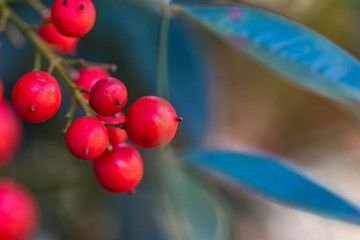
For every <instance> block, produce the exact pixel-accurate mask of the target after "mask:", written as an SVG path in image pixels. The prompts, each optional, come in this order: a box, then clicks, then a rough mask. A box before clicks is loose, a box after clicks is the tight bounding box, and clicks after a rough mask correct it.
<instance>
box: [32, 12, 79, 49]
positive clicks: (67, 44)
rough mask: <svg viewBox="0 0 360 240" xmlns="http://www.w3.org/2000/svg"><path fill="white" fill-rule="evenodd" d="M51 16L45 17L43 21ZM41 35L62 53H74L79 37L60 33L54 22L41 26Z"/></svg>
mask: <svg viewBox="0 0 360 240" xmlns="http://www.w3.org/2000/svg"><path fill="white" fill-rule="evenodd" d="M49 20H50V17H47V18H44V19H43V21H44V22H46V21H49ZM38 34H39V36H40V37H41V38H42V39H43V40H44V41H45V42H47V43H49V44H51V45H53V46H54V47H55V48H56V49H57V50H58V52H59V53H60V54H66V53H70V54H74V53H75V51H76V45H77V43H78V42H79V38H75V37H67V36H64V35H62V34H61V33H59V31H58V30H57V29H56V28H55V26H54V24H52V23H49V24H46V25H44V26H41V27H40V28H39V30H38Z"/></svg>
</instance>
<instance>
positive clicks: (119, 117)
mask: <svg viewBox="0 0 360 240" xmlns="http://www.w3.org/2000/svg"><path fill="white" fill-rule="evenodd" d="M96 117H97V119H99V120H100V121H103V122H107V123H123V122H125V115H124V114H123V113H122V112H119V113H117V114H115V115H114V116H102V115H97V116H96ZM106 130H107V132H108V134H109V142H110V143H111V144H115V143H122V142H124V141H125V140H126V132H125V130H124V129H121V128H118V127H106Z"/></svg>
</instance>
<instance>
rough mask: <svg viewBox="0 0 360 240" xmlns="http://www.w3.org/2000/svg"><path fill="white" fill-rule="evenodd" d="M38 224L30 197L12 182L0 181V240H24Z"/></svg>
mask: <svg viewBox="0 0 360 240" xmlns="http://www.w3.org/2000/svg"><path fill="white" fill-rule="evenodd" d="M37 223H38V208H37V205H36V203H35V200H34V198H33V197H32V195H31V194H30V193H29V192H28V191H27V190H26V189H25V188H23V187H22V186H21V185H19V184H18V183H15V182H13V181H10V180H7V179H4V178H1V179H0V239H1V240H8V239H9V240H10V239H11V240H25V239H28V238H29V237H30V236H31V235H32V233H33V232H34V230H35V228H36V226H37Z"/></svg>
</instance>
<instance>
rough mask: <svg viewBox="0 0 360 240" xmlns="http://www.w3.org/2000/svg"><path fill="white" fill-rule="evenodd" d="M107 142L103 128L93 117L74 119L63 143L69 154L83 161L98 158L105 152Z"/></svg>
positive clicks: (106, 135) (106, 134)
mask: <svg viewBox="0 0 360 240" xmlns="http://www.w3.org/2000/svg"><path fill="white" fill-rule="evenodd" d="M108 141H109V138H108V133H107V131H106V128H105V126H104V125H103V124H102V123H101V122H100V121H99V120H97V119H96V118H93V117H80V118H78V119H76V120H75V121H74V122H72V123H71V124H70V126H69V128H68V129H67V131H66V133H65V142H66V145H67V147H68V148H69V150H70V152H71V153H72V154H73V155H74V156H75V157H77V158H80V159H84V160H89V159H93V158H96V157H98V156H100V155H101V154H102V153H103V152H104V151H105V149H106V147H107V145H108Z"/></svg>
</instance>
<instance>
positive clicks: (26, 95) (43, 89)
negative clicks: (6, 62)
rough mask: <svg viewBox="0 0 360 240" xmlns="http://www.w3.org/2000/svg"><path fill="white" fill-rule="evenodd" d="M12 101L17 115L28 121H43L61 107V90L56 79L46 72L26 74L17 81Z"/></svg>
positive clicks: (12, 93)
mask: <svg viewBox="0 0 360 240" xmlns="http://www.w3.org/2000/svg"><path fill="white" fill-rule="evenodd" d="M11 103H12V105H13V108H14V110H15V112H16V113H17V115H18V116H19V117H21V118H22V119H24V120H25V121H28V122H33V123H37V122H43V121H46V120H48V119H49V118H51V117H52V116H54V114H55V113H56V112H57V110H58V109H59V107H60V103H61V92H60V87H59V84H58V83H57V81H56V79H55V78H54V77H53V76H51V75H50V74H48V73H46V72H41V71H33V72H29V73H26V74H24V75H23V76H22V77H21V78H19V80H17V82H16V83H15V85H14V87H13V89H12V92H11Z"/></svg>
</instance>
